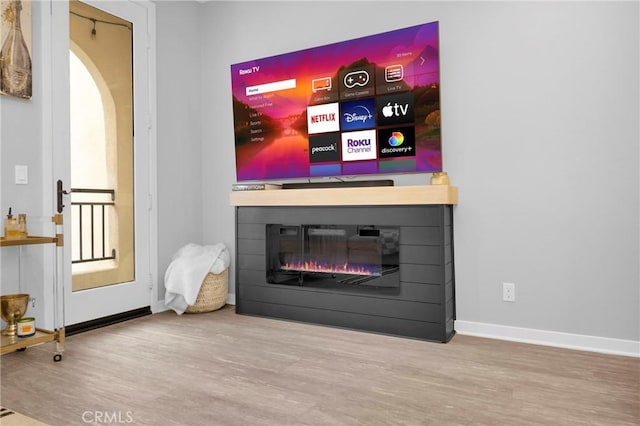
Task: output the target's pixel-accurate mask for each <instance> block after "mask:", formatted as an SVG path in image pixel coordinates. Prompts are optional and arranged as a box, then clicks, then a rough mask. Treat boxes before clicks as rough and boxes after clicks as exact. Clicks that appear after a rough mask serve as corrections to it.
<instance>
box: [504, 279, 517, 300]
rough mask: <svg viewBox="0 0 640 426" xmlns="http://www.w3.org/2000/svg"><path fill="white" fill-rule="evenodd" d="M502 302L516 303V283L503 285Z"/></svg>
mask: <svg viewBox="0 0 640 426" xmlns="http://www.w3.org/2000/svg"><path fill="white" fill-rule="evenodd" d="M502 300H503V301H505V302H515V301H516V285H515V284H514V283H502Z"/></svg>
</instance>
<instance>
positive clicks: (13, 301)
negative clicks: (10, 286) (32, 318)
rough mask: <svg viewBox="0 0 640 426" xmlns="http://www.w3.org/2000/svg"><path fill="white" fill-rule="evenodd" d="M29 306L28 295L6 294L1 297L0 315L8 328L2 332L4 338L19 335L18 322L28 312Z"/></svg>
mask: <svg viewBox="0 0 640 426" xmlns="http://www.w3.org/2000/svg"><path fill="white" fill-rule="evenodd" d="M28 305H29V295H28V294H24V293H21V294H6V295H3V296H0V314H1V315H2V319H3V320H4V321H5V322H6V323H7V327H6V328H4V329H3V330H2V335H3V336H15V335H16V334H17V330H18V325H17V322H18V321H19V320H20V319H21V318H22V317H23V316H24V314H25V313H26V312H27V306H28Z"/></svg>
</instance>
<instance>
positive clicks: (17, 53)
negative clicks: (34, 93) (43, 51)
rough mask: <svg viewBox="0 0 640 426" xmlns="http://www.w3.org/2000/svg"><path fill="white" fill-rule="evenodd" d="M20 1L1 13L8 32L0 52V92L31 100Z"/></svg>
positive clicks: (28, 56)
mask: <svg viewBox="0 0 640 426" xmlns="http://www.w3.org/2000/svg"><path fill="white" fill-rule="evenodd" d="M21 11H22V1H21V0H13V1H11V2H10V4H9V6H7V7H6V8H5V10H3V11H2V19H3V21H4V22H6V23H8V24H9V31H8V32H7V35H6V37H5V39H4V41H3V43H2V50H1V51H0V74H1V77H0V91H1V92H2V93H4V94H7V95H12V96H17V97H21V98H31V79H32V76H31V73H32V70H31V56H30V55H29V50H28V49H27V43H26V42H25V40H24V36H23V34H22V25H21V22H20V19H21V17H20V13H21Z"/></svg>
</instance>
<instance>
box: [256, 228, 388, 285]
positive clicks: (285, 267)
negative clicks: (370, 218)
mask: <svg viewBox="0 0 640 426" xmlns="http://www.w3.org/2000/svg"><path fill="white" fill-rule="evenodd" d="M266 232H267V257H266V259H267V263H268V265H267V268H266V271H267V282H268V283H270V284H288V285H297V286H306V287H319V288H351V289H353V288H355V287H358V288H363V289H370V290H371V291H380V290H381V289H387V291H393V289H396V290H397V289H398V288H399V285H400V279H399V247H400V244H399V237H400V230H399V228H398V227H389V226H384V227H379V226H371V225H282V224H267V226H266Z"/></svg>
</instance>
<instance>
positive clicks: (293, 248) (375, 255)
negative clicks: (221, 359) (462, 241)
mask: <svg viewBox="0 0 640 426" xmlns="http://www.w3.org/2000/svg"><path fill="white" fill-rule="evenodd" d="M452 209H453V206H451V205H398V206H282V207H280V206H258V207H253V206H239V207H237V208H236V226H237V229H236V236H237V241H236V250H237V252H236V262H237V264H236V312H237V313H239V314H251V315H259V316H266V317H273V318H281V319H288V320H296V321H303V322H310V323H316V324H324V325H330V326H338V327H346V328H352V329H358V330H364V331H371V332H378V333H385V334H392V335H399V336H406V337H414V338H419V339H426V340H433V341H440V342H447V341H448V340H449V339H451V337H452V336H453V334H454V319H455V291H454V281H455V279H454V262H453V238H452V237H453V221H452Z"/></svg>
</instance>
